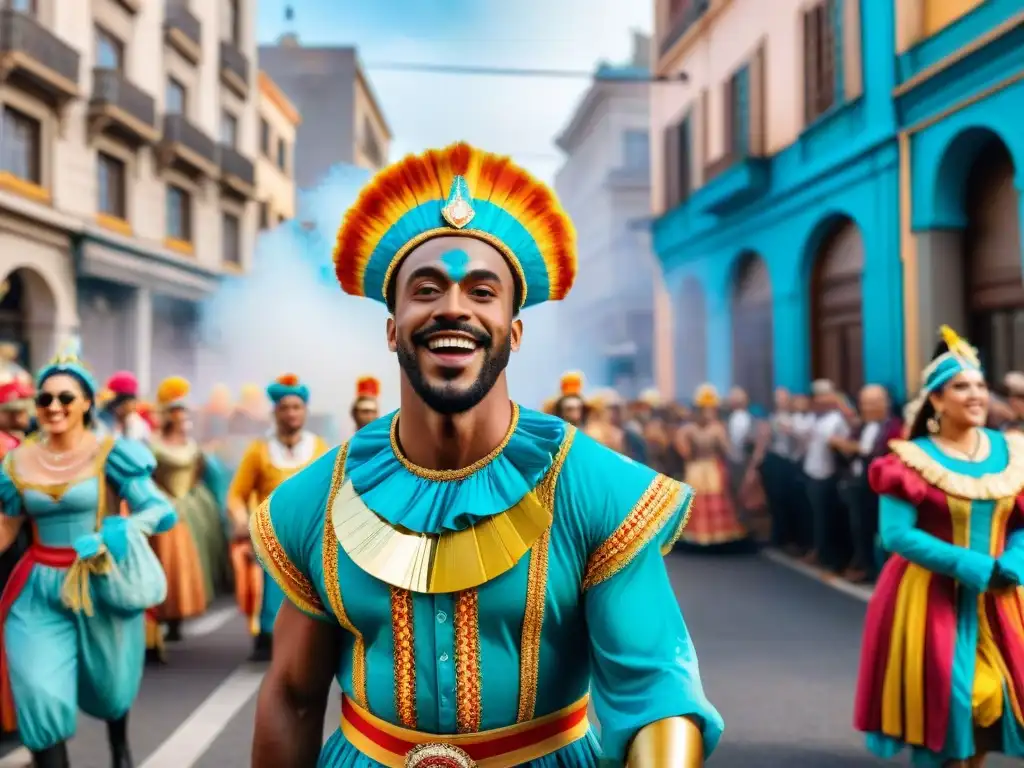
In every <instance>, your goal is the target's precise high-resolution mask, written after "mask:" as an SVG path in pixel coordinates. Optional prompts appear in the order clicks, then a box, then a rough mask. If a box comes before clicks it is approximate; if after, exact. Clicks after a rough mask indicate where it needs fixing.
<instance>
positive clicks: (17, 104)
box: [0, 0, 256, 389]
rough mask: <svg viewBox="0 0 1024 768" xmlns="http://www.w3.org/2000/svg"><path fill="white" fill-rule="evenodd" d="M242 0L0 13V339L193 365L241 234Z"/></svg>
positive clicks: (249, 132)
mask: <svg viewBox="0 0 1024 768" xmlns="http://www.w3.org/2000/svg"><path fill="white" fill-rule="evenodd" d="M254 15H255V3H254V2H253V0H233V1H228V2H221V3H218V4H209V5H207V6H204V5H203V4H202V3H195V2H193V3H192V4H191V5H186V4H185V2H184V0H176V1H175V0H168V2H167V3H166V4H165V2H162V1H157V2H141V1H140V0H95V1H94V2H89V3H68V2H63V1H62V0H12V2H10V3H7V4H5V7H4V9H3V10H2V11H0V24H2V25H3V29H2V34H0V40H2V41H3V42H2V48H0V73H2V75H3V77H2V84H0V105H2V114H3V118H2V126H0V144H2V149H3V151H2V153H0V154H2V170H0V275H2V276H3V277H4V282H3V284H2V285H3V290H4V296H3V299H2V301H0V337H2V338H5V339H11V340H15V341H17V342H19V343H20V344H21V345H22V346H23V350H24V358H25V362H26V363H27V364H28V365H31V366H32V367H37V366H39V365H41V364H42V363H43V362H45V360H46V359H47V358H48V357H49V356H50V355H51V354H52V352H53V350H54V347H55V345H56V344H57V343H58V342H59V340H60V339H61V338H63V337H66V336H69V335H73V334H78V335H80V336H81V337H82V339H83V342H84V346H85V348H86V356H87V357H88V359H89V361H90V363H91V364H92V365H93V368H94V370H95V372H96V374H97V375H98V376H101V377H102V376H105V375H107V374H108V373H110V372H112V371H113V370H114V369H117V368H129V369H131V370H133V371H136V372H137V373H138V376H139V379H140V382H141V383H142V386H143V387H144V388H147V389H148V388H149V387H150V385H151V383H152V382H153V381H155V380H157V379H159V378H160V377H162V376H166V375H169V374H184V375H186V376H188V375H193V374H194V371H195V367H196V364H197V363H196V354H197V353H196V351H195V347H196V344H195V341H196V339H195V334H196V329H197V328H198V324H197V314H198V302H200V301H202V300H203V299H204V298H205V297H206V296H208V295H209V294H210V293H211V292H212V291H214V290H215V288H216V287H217V285H218V282H219V279H220V278H221V276H223V275H225V274H234V273H237V272H239V271H240V270H244V269H245V266H246V259H247V254H248V253H249V252H250V251H251V244H252V239H253V237H254V231H255V210H254V206H252V205H251V204H250V202H251V200H252V197H253V194H254V191H255V190H254V182H255V174H254V167H253V162H252V159H251V158H252V157H253V156H254V155H255V149H256V108H255V104H256V69H255V66H254V59H255V51H256V46H255V37H254V21H255V19H254Z"/></svg>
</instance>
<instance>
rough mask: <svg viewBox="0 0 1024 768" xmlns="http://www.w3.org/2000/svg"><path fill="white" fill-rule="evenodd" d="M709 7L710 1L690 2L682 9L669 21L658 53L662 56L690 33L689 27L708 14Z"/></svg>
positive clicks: (697, 0)
mask: <svg viewBox="0 0 1024 768" xmlns="http://www.w3.org/2000/svg"><path fill="white" fill-rule="evenodd" d="M710 6H711V0H690V2H689V3H688V4H687V5H686V7H685V8H683V11H682V13H680V14H679V15H678V16H677V17H676V18H674V19H671V20H669V24H668V31H667V32H666V34H665V35H664V37H662V38H661V44H660V45H659V46H658V53H660V54H661V55H662V56H664V55H665V54H667V53H668V52H669V50H670V49H671V48H672V46H673V45H675V44H676V42H677V41H678V40H680V39H681V38H682V37H683V35H685V34H686V33H687V32H689V31H690V27H692V26H693V25H694V24H696V23H697V22H698V21H700V19H701V17H702V16H704V14H705V13H707V12H708V8H709V7H710Z"/></svg>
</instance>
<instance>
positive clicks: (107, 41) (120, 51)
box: [95, 27, 124, 72]
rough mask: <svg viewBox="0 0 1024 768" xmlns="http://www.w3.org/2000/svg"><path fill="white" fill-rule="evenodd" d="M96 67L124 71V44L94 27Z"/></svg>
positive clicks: (101, 29) (101, 28)
mask: <svg viewBox="0 0 1024 768" xmlns="http://www.w3.org/2000/svg"><path fill="white" fill-rule="evenodd" d="M95 32H96V66H97V68H99V69H112V70H114V71H115V72H123V71H124V43H122V42H121V41H120V40H118V39H117V38H116V37H114V36H113V35H112V34H110V33H109V32H107V30H105V29H103V27H96V30H95Z"/></svg>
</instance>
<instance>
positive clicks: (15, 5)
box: [9, 0, 38, 16]
mask: <svg viewBox="0 0 1024 768" xmlns="http://www.w3.org/2000/svg"><path fill="white" fill-rule="evenodd" d="M9 3H10V8H11V9H12V10H15V11H18V12H20V13H27V14H28V15H29V16H35V15H36V13H37V12H38V8H37V3H36V0H9Z"/></svg>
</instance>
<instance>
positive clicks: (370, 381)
mask: <svg viewBox="0 0 1024 768" xmlns="http://www.w3.org/2000/svg"><path fill="white" fill-rule="evenodd" d="M379 397H380V379H378V378H377V377H375V376H360V377H359V378H358V379H356V400H363V399H366V400H376V399H377V398H379Z"/></svg>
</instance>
